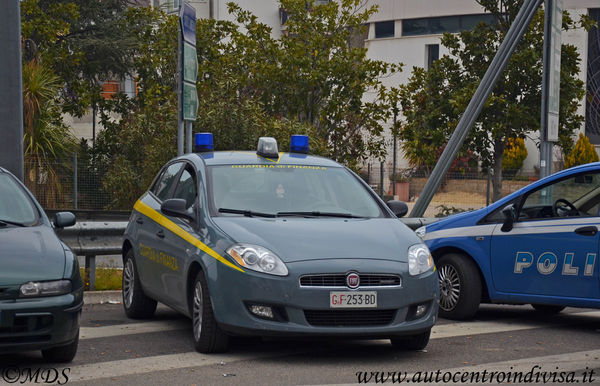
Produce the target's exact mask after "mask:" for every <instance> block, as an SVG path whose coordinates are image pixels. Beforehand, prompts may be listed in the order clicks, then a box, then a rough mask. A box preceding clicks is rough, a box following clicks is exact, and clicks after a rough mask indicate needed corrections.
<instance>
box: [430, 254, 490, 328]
mask: <svg viewBox="0 0 600 386" xmlns="http://www.w3.org/2000/svg"><path fill="white" fill-rule="evenodd" d="M437 267H438V277H439V283H440V311H439V315H440V316H441V317H442V318H446V319H456V320H463V319H471V318H472V317H473V316H475V313H476V312H477V309H478V308H479V303H480V302H481V288H482V285H481V277H480V276H479V270H478V269H477V267H476V266H475V263H474V262H473V261H472V260H471V259H469V258H468V257H466V256H464V255H461V254H457V253H449V254H447V255H444V256H442V258H441V259H439V261H438V263H437Z"/></svg>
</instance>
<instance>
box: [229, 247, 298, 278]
mask: <svg viewBox="0 0 600 386" xmlns="http://www.w3.org/2000/svg"><path fill="white" fill-rule="evenodd" d="M227 253H228V254H229V256H231V257H233V258H234V259H235V261H237V263H238V264H239V265H241V266H242V267H245V268H248V269H252V270H254V271H258V272H263V273H268V274H271V275H278V276H286V275H287V274H288V270H287V267H286V266H285V264H283V261H281V259H280V258H279V257H277V255H276V254H274V253H273V252H271V251H269V250H268V249H267V248H263V247H259V246H258V245H250V244H236V245H234V246H233V247H231V248H229V249H228V250H227Z"/></svg>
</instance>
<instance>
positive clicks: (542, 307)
mask: <svg viewBox="0 0 600 386" xmlns="http://www.w3.org/2000/svg"><path fill="white" fill-rule="evenodd" d="M531 306H532V307H533V308H534V309H535V310H536V311H537V312H539V313H542V314H546V315H554V314H558V313H559V312H561V311H562V310H564V309H565V306H557V305H554V304H532V305H531Z"/></svg>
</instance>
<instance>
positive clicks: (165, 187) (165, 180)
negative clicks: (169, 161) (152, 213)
mask: <svg viewBox="0 0 600 386" xmlns="http://www.w3.org/2000/svg"><path fill="white" fill-rule="evenodd" d="M181 166H182V163H181V162H176V163H174V164H173V165H170V166H169V167H168V168H167V169H166V170H165V171H164V173H163V174H162V176H161V177H160V180H159V181H158V183H157V184H156V186H155V189H156V190H155V194H156V197H158V198H159V199H160V200H161V201H164V200H165V199H166V198H167V196H168V194H169V191H170V190H171V187H172V186H173V185H174V184H175V182H177V181H176V180H175V177H177V173H178V172H179V170H180V169H181Z"/></svg>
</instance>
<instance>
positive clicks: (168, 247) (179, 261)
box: [158, 163, 199, 308]
mask: <svg viewBox="0 0 600 386" xmlns="http://www.w3.org/2000/svg"><path fill="white" fill-rule="evenodd" d="M169 198H180V199H183V200H185V202H186V209H187V210H188V211H189V212H190V213H194V214H195V213H196V211H197V210H198V205H199V202H198V178H197V174H196V171H195V170H194V168H193V166H192V165H191V164H187V163H186V166H185V167H184V169H183V170H182V171H181V173H180V174H179V176H178V178H177V184H176V186H175V188H174V189H173V192H172V194H171V195H170V196H169ZM163 216H165V217H167V219H168V220H170V221H171V222H172V224H173V225H174V226H175V227H178V228H179V229H181V230H182V231H183V232H185V233H188V234H191V235H193V236H194V237H198V236H197V235H196V227H197V225H198V224H197V223H196V222H194V221H190V220H188V219H183V218H180V217H175V216H169V215H166V214H164V213H163ZM196 217H197V215H196ZM162 250H163V251H164V253H165V256H164V259H165V263H164V264H162V265H161V266H160V267H158V269H159V270H160V282H161V284H162V286H163V287H162V292H163V293H164V294H165V296H166V297H167V298H168V300H169V304H171V305H173V306H174V307H180V308H185V307H186V299H187V298H186V290H185V284H186V280H185V279H186V277H185V267H187V266H188V265H189V263H190V260H191V258H192V256H193V254H194V251H195V250H196V248H195V247H194V246H193V245H191V244H190V243H189V242H187V241H185V240H184V239H182V238H181V237H180V236H179V235H177V234H175V233H174V232H165V235H164V238H163V240H162Z"/></svg>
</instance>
